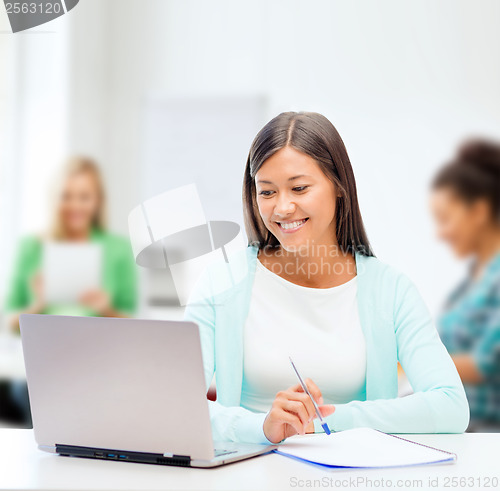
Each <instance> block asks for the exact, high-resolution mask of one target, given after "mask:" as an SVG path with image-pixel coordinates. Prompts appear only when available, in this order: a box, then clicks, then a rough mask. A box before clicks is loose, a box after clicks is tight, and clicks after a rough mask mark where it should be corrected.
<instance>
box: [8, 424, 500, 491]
mask: <svg viewBox="0 0 500 491" xmlns="http://www.w3.org/2000/svg"><path fill="white" fill-rule="evenodd" d="M407 438H410V439H412V440H414V441H418V442H421V443H424V444H429V445H433V446H436V447H439V448H442V449H443V450H449V451H453V452H455V453H457V454H458V462H457V463H456V464H447V465H435V466H425V467H413V468H400V469H383V470H378V469H371V470H356V471H350V470H344V469H340V470H329V469H324V468H320V467H317V466H312V465H309V464H305V463H302V462H298V461H295V460H292V459H289V458H287V457H283V456H280V455H275V454H271V455H264V456H260V457H256V458H254V459H250V460H246V461H242V462H237V463H234V464H230V465H227V466H223V467H220V468H214V469H187V468H181V467H164V466H157V465H147V464H134V463H130V462H106V461H97V460H88V459H79V458H70V457H60V456H57V455H53V454H48V453H45V452H41V451H40V450H38V449H37V448H36V445H35V442H34V439H33V433H32V431H31V430H12V429H1V430H0V489H12V490H14V489H15V490H18V489H23V490H28V489H43V490H48V489H51V490H84V489H85V490H97V489H99V490H111V489H114V490H141V491H147V490H159V489H164V490H171V489H172V490H173V489H176V490H177V489H178V490H188V489H189V490H198V489H203V490H205V489H218V490H219V489H220V490H231V491H235V490H238V489H242V490H250V489H251V490H272V491H276V490H281V489H405V490H413V489H450V488H453V487H455V489H457V488H458V489H464V488H468V489H473V490H481V489H483V480H484V478H488V477H489V478H491V477H496V478H498V479H500V434H493V433H477V434H474V433H469V434H463V435H408V436H407ZM453 478H475V479H476V480H477V479H478V478H481V486H479V485H478V484H477V481H476V484H475V485H474V486H472V487H471V486H467V484H464V485H462V486H460V485H458V486H453V484H452V479H453ZM330 479H331V480H332V481H330ZM349 479H354V480H355V481H356V482H358V481H357V480H358V479H361V480H366V479H371V480H372V484H370V483H368V482H367V481H360V482H358V485H357V486H353V484H352V482H349ZM381 479H384V480H385V481H387V480H390V481H391V484H392V486H388V485H386V486H385V487H384V486H381V485H380V484H379V485H378V486H377V485H376V483H375V482H376V481H377V480H379V481H378V482H379V483H380V480H381ZM429 479H433V480H435V479H438V480H439V481H438V486H437V487H429ZM299 480H300V481H302V482H299ZM308 480H309V482H310V483H311V482H312V480H320V481H317V482H322V483H323V484H322V485H321V484H316V485H315V486H314V483H313V484H309V486H307V482H306V481H308ZM321 480H322V481H321ZM336 480H347V481H346V482H345V483H344V484H340V485H339V484H338V483H337V486H335V481H336ZM398 480H402V481H403V482H402V483H399V484H398ZM413 480H419V481H420V480H421V482H422V484H421V485H419V484H415V483H412V482H411V481H413ZM446 480H448V481H446ZM405 481H406V482H405ZM329 482H332V484H331V485H330V484H328V483H329ZM325 483H327V484H325ZM446 483H447V484H448V487H445V484H446ZM300 484H302V486H301V485H300ZM484 489H485V490H487V491H489V490H491V489H498V488H494V487H493V486H491V482H490V487H489V488H488V487H484Z"/></svg>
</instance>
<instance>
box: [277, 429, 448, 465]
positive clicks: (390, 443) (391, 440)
mask: <svg viewBox="0 0 500 491" xmlns="http://www.w3.org/2000/svg"><path fill="white" fill-rule="evenodd" d="M276 452H277V453H281V454H283V455H288V456H292V457H296V458H299V459H301V460H305V461H308V462H312V463H316V464H322V465H327V466H330V467H400V466H410V465H423V464H435V463H440V462H441V463H442V462H455V461H456V455H455V454H454V453H450V452H445V451H444V450H438V449H435V448H431V447H427V446H424V445H420V444H418V443H414V442H411V441H409V440H403V439H402V438H399V437H397V436H392V435H388V434H386V433H382V432H380V431H377V430H373V429H371V428H354V429H352V430H345V431H339V432H338V433H332V434H331V435H326V434H325V433H322V434H316V435H304V436H296V437H292V438H289V439H288V440H286V441H285V442H284V443H282V444H281V445H280V446H279V448H278V449H277V450H276Z"/></svg>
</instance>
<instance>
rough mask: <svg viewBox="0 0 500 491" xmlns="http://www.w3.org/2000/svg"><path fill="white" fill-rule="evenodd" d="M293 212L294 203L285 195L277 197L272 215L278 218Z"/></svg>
mask: <svg viewBox="0 0 500 491" xmlns="http://www.w3.org/2000/svg"><path fill="white" fill-rule="evenodd" d="M294 211H295V203H294V202H293V201H292V200H290V198H289V197H288V196H286V195H283V194H282V195H281V196H278V200H277V202H276V205H275V207H274V214H275V215H276V216H279V217H285V216H287V215H290V214H291V213H293V212H294Z"/></svg>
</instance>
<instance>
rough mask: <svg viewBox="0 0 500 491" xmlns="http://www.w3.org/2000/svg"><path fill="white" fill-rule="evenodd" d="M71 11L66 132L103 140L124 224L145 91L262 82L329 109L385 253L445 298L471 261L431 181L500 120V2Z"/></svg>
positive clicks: (276, 95)
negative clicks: (448, 235)
mask: <svg viewBox="0 0 500 491" xmlns="http://www.w3.org/2000/svg"><path fill="white" fill-rule="evenodd" d="M62 19H64V21H65V22H68V33H69V34H68V35H69V38H68V39H69V49H70V54H69V59H70V60H71V65H70V72H69V73H70V79H69V83H68V90H69V91H70V92H69V120H68V132H69V137H68V142H69V144H68V147H69V150H84V151H87V152H91V153H93V154H95V155H96V156H97V157H98V158H100V159H102V161H103V163H104V164H105V167H106V175H107V177H108V181H110V183H111V184H112V183H119V186H116V185H115V186H112V187H111V188H110V189H111V201H112V206H111V223H112V225H113V227H114V228H115V229H118V230H120V231H122V232H126V215H127V213H128V210H130V209H131V208H132V207H133V206H134V205H135V204H136V203H137V201H138V182H140V177H141V169H140V166H141V162H140V154H141V138H140V132H141V128H142V121H141V115H142V112H141V111H142V102H143V100H144V97H145V96H146V95H147V94H148V93H149V92H155V93H165V94H168V95H176V94H179V95H180V94H182V95H221V94H222V95H224V94H233V95H234V94H236V95H245V94H256V93H258V94H262V95H264V96H266V97H267V99H268V101H269V108H268V115H267V116H268V118H270V117H272V116H274V115H275V114H277V113H278V112H280V111H282V110H289V109H293V110H316V111H319V112H322V113H324V114H325V115H326V116H327V117H329V118H330V119H331V121H332V122H333V123H334V125H335V126H336V127H337V129H338V130H339V132H340V134H341V135H342V137H343V139H344V141H345V143H346V146H347V149H348V152H349V154H350V157H351V161H352V164H353V167H354V172H355V175H356V178H357V183H358V191H359V198H360V203H361V209H362V214H363V217H364V220H365V223H366V226H367V230H368V234H369V237H370V239H371V241H372V244H373V246H374V250H375V252H376V254H377V255H378V256H379V257H380V258H381V259H382V260H384V261H387V262H390V263H391V264H393V265H395V266H396V267H398V268H399V269H401V270H403V271H405V272H406V273H407V274H408V275H409V276H410V277H411V278H412V279H413V280H414V281H415V282H416V283H417V285H418V286H419V288H420V290H421V292H422V294H423V296H424V298H425V299H426V300H427V302H428V305H429V306H430V308H431V310H432V311H435V310H436V309H437V308H438V306H439V304H440V302H441V300H442V298H443V295H444V294H445V292H446V291H447V290H448V289H449V288H450V287H451V286H452V285H453V284H454V282H455V281H456V280H457V278H458V276H460V274H461V268H460V267H459V265H458V264H457V263H456V261H454V260H453V258H452V257H451V255H450V254H449V252H448V250H447V249H446V248H444V247H443V246H440V245H438V244H436V242H435V240H434V237H433V228H432V222H431V220H430V217H429V213H428V207H427V186H428V182H429V180H430V178H431V176H432V175H433V173H434V172H435V170H436V169H437V167H438V165H439V164H440V163H441V162H442V161H443V160H444V159H445V158H446V157H447V156H448V155H449V154H450V153H451V152H452V150H453V148H454V147H455V145H456V143H457V141H458V140H460V139H461V138H462V137H463V136H464V135H466V134H467V133H469V132H477V133H480V134H493V133H498V129H499V127H500V91H498V87H500V61H499V60H500V30H499V29H498V20H499V19H500V4H499V3H498V2H496V1H494V0H483V1H482V2H481V3H480V6H479V5H478V4H477V3H476V2H471V1H469V0H440V1H437V2H436V1H431V0H429V1H420V2H400V1H398V0H379V1H378V2H372V1H370V0H363V1H359V0H358V1H356V2H346V1H344V2H340V1H330V0H321V1H319V0H316V1H314V0H313V1H308V2H302V1H296V0H293V1H292V0H287V1H269V0H267V1H266V0H259V1H252V2H250V1H244V2H232V1H230V0H224V1H214V0H212V1H210V2H202V1H196V0H179V1H169V0H148V1H147V2H141V1H140V0H137V1H133V0H106V1H105V2H104V1H102V0H85V1H82V2H80V4H79V5H78V6H77V8H75V9H74V10H73V11H72V12H71V13H70V14H68V15H66V16H64V17H63V18H62ZM243 165H244V162H241V166H242V170H243ZM233 185H234V197H231V199H236V197H237V195H238V196H239V191H240V189H241V183H240V182H235V183H233Z"/></svg>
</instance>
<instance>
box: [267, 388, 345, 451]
mask: <svg viewBox="0 0 500 491" xmlns="http://www.w3.org/2000/svg"><path fill="white" fill-rule="evenodd" d="M306 385H307V389H308V390H309V392H310V393H311V395H312V396H313V397H314V400H315V401H316V403H317V404H318V406H319V410H320V412H321V416H324V417H325V416H329V415H330V414H333V412H334V411H335V406H333V405H332V404H325V405H323V397H322V395H321V391H320V390H319V388H318V386H317V385H316V384H315V383H314V382H313V381H312V380H311V379H307V380H306ZM316 417H317V415H316V411H315V409H314V404H313V403H312V401H311V398H310V397H309V396H308V395H307V394H306V393H305V392H304V390H303V389H302V386H301V385H300V384H297V385H294V386H293V387H290V388H289V389H287V390H283V391H281V392H278V393H277V394H276V398H275V399H274V402H273V405H272V407H271V410H270V411H269V413H268V415H267V416H266V419H265V421H264V434H265V435H266V438H267V439H268V440H269V441H270V442H271V443H279V442H281V441H282V440H284V439H285V438H288V437H289V436H293V435H297V434H299V435H304V434H305V433H306V432H307V431H308V430H309V429H311V426H312V421H313V420H314V418H316Z"/></svg>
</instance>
